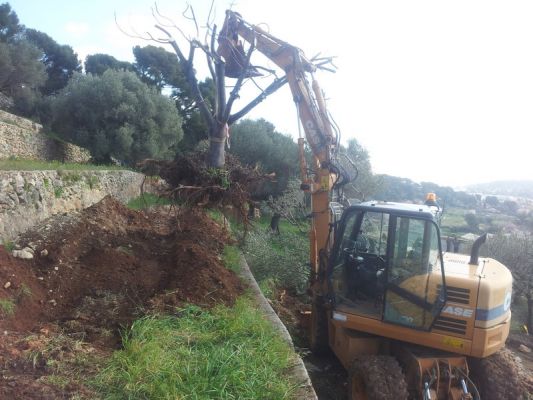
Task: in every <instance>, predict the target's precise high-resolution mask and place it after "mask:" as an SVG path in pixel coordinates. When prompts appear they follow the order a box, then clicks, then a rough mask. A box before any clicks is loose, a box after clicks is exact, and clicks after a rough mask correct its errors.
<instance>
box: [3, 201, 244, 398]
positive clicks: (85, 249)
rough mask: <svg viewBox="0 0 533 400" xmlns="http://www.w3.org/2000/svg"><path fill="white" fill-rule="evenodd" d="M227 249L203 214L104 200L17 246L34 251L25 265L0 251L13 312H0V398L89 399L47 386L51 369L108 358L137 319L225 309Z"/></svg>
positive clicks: (232, 294) (231, 291)
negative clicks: (195, 308)
mask: <svg viewBox="0 0 533 400" xmlns="http://www.w3.org/2000/svg"><path fill="white" fill-rule="evenodd" d="M228 240H229V238H228V235H227V232H226V231H225V229H224V228H223V227H221V226H219V225H218V224H217V223H216V222H214V221H213V220H212V219H210V218H209V217H207V216H206V215H205V213H204V212H203V211H200V210H194V209H187V210H181V209H179V208H178V209H176V208H174V209H172V210H170V209H169V208H166V209H163V208H160V209H156V210H152V211H147V212H141V211H133V210H130V209H127V208H126V207H125V206H123V205H122V204H120V203H119V202H117V201H115V200H114V199H112V198H110V197H106V198H105V199H103V200H102V201H101V202H100V203H98V204H96V205H94V206H92V207H90V208H88V209H86V210H84V211H82V212H80V213H77V214H71V215H61V216H57V217H54V218H52V219H50V220H48V221H46V222H45V223H44V224H42V225H41V226H39V227H38V228H36V229H34V230H32V231H29V232H27V233H26V234H24V235H23V236H22V237H21V238H19V240H18V241H17V243H18V245H20V246H21V247H26V246H28V247H31V248H33V249H34V255H35V256H34V258H33V259H32V260H21V259H15V258H13V257H12V256H11V255H9V254H8V253H7V252H6V250H5V249H4V248H3V247H2V246H0V282H1V286H0V299H1V300H3V301H4V304H6V302H8V303H9V304H12V305H13V307H12V310H9V308H10V307H7V308H6V310H4V309H3V308H2V309H0V312H2V314H1V315H0V333H1V334H3V335H2V340H0V368H1V369H2V374H1V378H0V398H6V399H7V398H10V399H11V398H13V399H16V398H20V399H22V398H24V399H59V398H70V397H71V395H72V394H74V393H76V394H81V395H83V394H84V393H90V390H89V389H87V388H86V387H85V386H84V385H83V384H82V383H80V382H78V383H73V382H68V381H67V383H65V382H63V384H61V385H58V382H56V381H53V380H51V379H47V378H49V377H50V376H52V375H53V374H54V373H55V372H57V371H56V370H55V369H54V363H55V361H54V360H58V359H61V360H63V361H65V362H69V357H72V362H73V363H74V362H78V361H79V360H78V358H79V357H78V356H79V355H80V352H81V354H85V355H86V356H87V357H89V356H95V355H107V354H109V353H110V352H111V351H112V350H113V349H116V348H117V347H118V346H120V331H121V329H123V328H125V327H127V326H128V325H129V324H130V323H131V322H132V321H133V320H134V319H136V318H137V317H139V316H141V315H143V314H144V313H145V312H146V310H152V311H153V310H155V311H164V312H173V311H175V310H176V307H177V306H178V307H179V306H180V305H183V304H185V303H194V304H197V305H200V306H203V307H211V306H213V305H215V304H219V303H223V304H228V305H231V304H232V303H233V302H234V300H235V299H236V297H237V296H238V295H239V294H241V293H242V291H243V287H242V284H241V282H240V280H239V278H238V277H237V276H236V275H235V274H234V273H233V272H232V271H229V270H228V269H227V268H225V267H224V265H223V264H222V261H221V253H222V251H223V247H224V243H225V242H227V241H228ZM8 282H9V284H7V283H8ZM2 310H4V311H2ZM76 360H78V361H76ZM87 368H89V370H90V369H91V368H92V369H94V368H96V366H90V365H88V366H87ZM86 372H87V371H84V373H86ZM89 372H90V371H89ZM87 397H88V398H91V395H90V394H89V395H87Z"/></svg>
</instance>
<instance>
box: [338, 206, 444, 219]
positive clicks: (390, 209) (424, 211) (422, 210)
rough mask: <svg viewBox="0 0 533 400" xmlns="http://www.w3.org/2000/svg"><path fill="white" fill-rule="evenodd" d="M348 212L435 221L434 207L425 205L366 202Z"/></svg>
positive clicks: (351, 207)
mask: <svg viewBox="0 0 533 400" xmlns="http://www.w3.org/2000/svg"><path fill="white" fill-rule="evenodd" d="M348 210H361V211H367V212H381V213H389V214H395V215H404V216H407V217H411V218H423V219H430V220H435V210H436V207H429V206H426V205H425V204H410V203H393V202H388V201H366V202H364V203H359V204H354V205H351V206H350V207H349V208H348V209H347V211H348Z"/></svg>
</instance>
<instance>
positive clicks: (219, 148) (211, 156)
mask: <svg viewBox="0 0 533 400" xmlns="http://www.w3.org/2000/svg"><path fill="white" fill-rule="evenodd" d="M226 134H227V125H223V126H218V124H217V126H216V127H215V128H214V129H212V130H211V132H210V134H209V152H208V153H207V165H208V166H209V167H213V168H222V167H223V166H224V164H225V162H226V152H225V143H226Z"/></svg>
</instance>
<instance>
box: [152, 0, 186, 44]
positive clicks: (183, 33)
mask: <svg viewBox="0 0 533 400" xmlns="http://www.w3.org/2000/svg"><path fill="white" fill-rule="evenodd" d="M155 11H156V13H157V15H154V13H153V9H152V15H153V16H154V19H155V20H156V22H157V25H158V26H161V27H165V28H174V29H176V30H177V31H178V32H179V33H180V35H181V36H182V37H183V38H184V39H185V40H186V41H188V42H190V41H191V39H190V38H189V37H188V36H187V35H186V34H185V32H183V31H182V30H181V29H180V27H178V26H177V25H176V23H175V22H174V21H172V20H171V19H170V18H168V17H166V16H164V15H162V14H161V13H160V12H159V9H158V8H157V3H156V4H155ZM158 17H160V18H163V19H165V20H167V21H168V22H169V24H165V23H161V22H160V20H159V18H158Z"/></svg>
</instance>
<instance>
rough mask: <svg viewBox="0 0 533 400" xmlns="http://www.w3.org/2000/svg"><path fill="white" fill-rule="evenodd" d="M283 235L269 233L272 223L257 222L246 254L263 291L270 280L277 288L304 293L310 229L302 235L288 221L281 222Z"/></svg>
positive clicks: (266, 220)
mask: <svg viewBox="0 0 533 400" xmlns="http://www.w3.org/2000/svg"><path fill="white" fill-rule="evenodd" d="M279 229H280V234H279V235H274V234H272V233H271V232H270V220H269V219H268V218H261V219H260V220H259V221H255V222H254V229H253V230H251V231H250V232H249V234H248V235H247V237H246V243H245V245H244V248H243V250H244V254H245V257H246V260H247V261H248V264H249V265H250V269H251V270H252V273H253V274H254V277H255V279H256V280H257V282H258V283H259V285H260V287H261V286H262V282H263V281H264V280H271V281H272V282H273V284H274V286H276V287H280V288H284V289H294V290H295V291H296V293H304V292H305V290H306V289H307V285H308V279H309V239H308V234H307V231H306V230H307V226H305V225H303V226H302V230H303V232H302V231H301V230H300V229H299V228H298V227H297V226H294V225H292V224H290V223H288V222H287V221H280V226H279Z"/></svg>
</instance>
